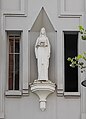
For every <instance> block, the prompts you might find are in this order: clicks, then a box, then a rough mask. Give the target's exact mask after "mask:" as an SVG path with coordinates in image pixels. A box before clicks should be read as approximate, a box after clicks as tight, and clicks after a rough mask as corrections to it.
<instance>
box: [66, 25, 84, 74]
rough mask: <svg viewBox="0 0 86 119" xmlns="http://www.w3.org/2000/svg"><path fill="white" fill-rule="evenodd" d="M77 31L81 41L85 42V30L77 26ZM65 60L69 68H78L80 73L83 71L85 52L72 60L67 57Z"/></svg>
mask: <svg viewBox="0 0 86 119" xmlns="http://www.w3.org/2000/svg"><path fill="white" fill-rule="evenodd" d="M79 31H80V34H81V39H82V40H86V30H85V29H84V28H83V27H82V26H79ZM67 60H68V61H69V62H70V67H72V68H75V67H79V68H80V69H81V72H83V71H85V68H86V64H85V61H86V52H83V53H82V54H79V55H77V56H75V57H73V58H71V57H69V58H68V59H67Z"/></svg>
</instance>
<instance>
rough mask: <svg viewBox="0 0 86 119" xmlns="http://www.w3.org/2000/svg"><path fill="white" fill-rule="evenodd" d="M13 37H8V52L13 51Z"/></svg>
mask: <svg viewBox="0 0 86 119" xmlns="http://www.w3.org/2000/svg"><path fill="white" fill-rule="evenodd" d="M13 42H14V41H13V39H9V53H13V49H14V43H13Z"/></svg>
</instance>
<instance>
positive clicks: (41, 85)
mask: <svg viewBox="0 0 86 119" xmlns="http://www.w3.org/2000/svg"><path fill="white" fill-rule="evenodd" d="M30 87H31V91H32V92H33V93H35V94H36V95H37V96H38V97H39V103H40V109H41V110H42V111H44V110H45V109H46V101H47V97H48V96H49V95H50V94H51V93H54V91H55V83H53V82H51V81H50V80H46V81H43V80H35V81H34V82H33V83H32V84H31V85H30Z"/></svg>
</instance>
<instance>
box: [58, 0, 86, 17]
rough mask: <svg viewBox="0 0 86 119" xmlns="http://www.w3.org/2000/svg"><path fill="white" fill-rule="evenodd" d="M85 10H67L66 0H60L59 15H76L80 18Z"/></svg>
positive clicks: (85, 5) (85, 6)
mask: <svg viewBox="0 0 86 119" xmlns="http://www.w3.org/2000/svg"><path fill="white" fill-rule="evenodd" d="M84 2H85V1H84ZM84 8H85V9H86V2H85V4H84ZM85 11H86V10H85ZM83 14H84V12H76V13H75V12H68V11H66V10H65V0H61V1H60V13H59V15H58V17H75V18H80V17H81V16H82V15H83Z"/></svg>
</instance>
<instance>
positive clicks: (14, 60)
mask: <svg viewBox="0 0 86 119" xmlns="http://www.w3.org/2000/svg"><path fill="white" fill-rule="evenodd" d="M20 36H21V35H20V32H16V33H15V32H11V33H10V32H8V45H9V46H8V49H9V50H8V52H9V53H8V62H9V65H8V90H19V88H20V87H19V82H20V38H21V37H20Z"/></svg>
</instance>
